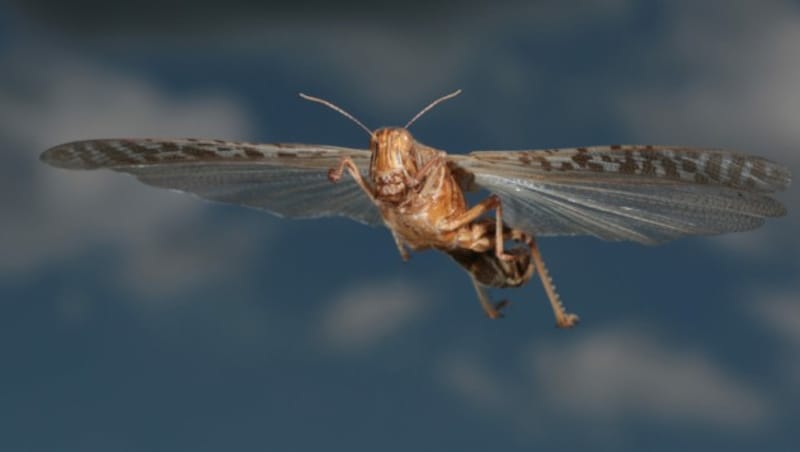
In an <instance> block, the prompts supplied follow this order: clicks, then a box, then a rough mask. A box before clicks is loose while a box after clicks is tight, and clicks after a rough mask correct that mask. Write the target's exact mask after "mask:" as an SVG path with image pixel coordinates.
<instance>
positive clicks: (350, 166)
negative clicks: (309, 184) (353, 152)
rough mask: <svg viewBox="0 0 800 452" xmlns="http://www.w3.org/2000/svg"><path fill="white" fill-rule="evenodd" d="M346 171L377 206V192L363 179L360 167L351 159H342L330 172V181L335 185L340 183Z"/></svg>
mask: <svg viewBox="0 0 800 452" xmlns="http://www.w3.org/2000/svg"><path fill="white" fill-rule="evenodd" d="M345 169H347V172H348V173H350V176H352V177H353V180H355V181H356V183H357V184H358V186H359V187H361V189H362V190H364V193H366V194H367V196H369V199H370V200H372V202H373V203H375V205H377V204H378V202H377V199H376V198H375V190H374V189H373V188H372V186H370V185H369V183H368V182H367V181H365V180H364V178H363V177H361V172H360V171H358V166H356V164H355V162H353V159H351V158H350V157H342V160H340V161H339V166H337V167H335V168H331V169H329V170H328V180H329V181H331V182H333V183H337V182H339V180H341V178H342V175H343V174H344V170H345Z"/></svg>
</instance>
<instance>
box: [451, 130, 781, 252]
mask: <svg viewBox="0 0 800 452" xmlns="http://www.w3.org/2000/svg"><path fill="white" fill-rule="evenodd" d="M451 158H452V159H453V160H454V162H455V163H456V165H458V166H460V167H461V168H463V169H464V170H466V171H468V172H471V173H473V175H474V183H475V184H476V185H477V186H480V187H482V188H485V189H487V190H489V191H491V192H494V193H497V194H498V195H499V196H500V197H501V199H502V201H503V213H504V217H505V218H504V219H505V220H506V221H507V222H508V223H509V224H510V225H512V226H515V227H519V228H522V229H524V230H526V231H529V232H531V233H533V234H538V235H593V236H596V237H599V238H602V239H605V240H631V241H636V242H640V243H648V244H653V243H659V242H663V241H667V240H671V239H675V238H678V237H682V236H687V235H706V234H720V233H724V232H733V231H745V230H750V229H754V228H757V227H758V226H760V225H761V224H763V222H764V218H765V217H777V216H782V215H784V214H785V213H786V209H785V208H784V207H783V206H782V205H781V204H780V203H779V202H778V201H776V200H774V199H773V198H771V197H769V196H768V195H769V194H771V193H774V192H776V191H780V190H784V189H785V188H786V187H787V186H788V185H789V183H790V181H791V174H790V173H789V170H788V169H787V168H785V167H783V166H781V165H778V164H776V163H773V162H770V161H769V160H766V159H762V158H759V157H753V156H748V155H743V154H738V153H734V152H726V151H719V150H706V149H692V148H677V147H665V146H635V145H625V146H597V147H588V148H574V149H549V150H535V151H482V152H481V151H479V152H472V153H471V154H469V155H468V156H451Z"/></svg>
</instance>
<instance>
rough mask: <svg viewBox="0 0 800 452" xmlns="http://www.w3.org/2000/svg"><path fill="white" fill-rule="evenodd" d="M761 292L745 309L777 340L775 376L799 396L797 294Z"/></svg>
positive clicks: (799, 295)
mask: <svg viewBox="0 0 800 452" xmlns="http://www.w3.org/2000/svg"><path fill="white" fill-rule="evenodd" d="M763 292H764V291H762V292H761V293H759V295H758V296H754V297H752V298H751V300H752V299H755V300H757V301H756V302H755V303H748V304H747V305H746V307H747V308H748V311H749V312H752V313H755V315H756V318H757V319H758V320H759V321H760V322H761V324H762V325H763V326H764V327H765V328H766V329H767V331H768V332H769V333H770V334H772V335H773V337H775V338H776V339H778V341H779V345H778V346H777V347H776V350H777V353H778V358H777V365H776V367H777V368H778V374H779V375H781V376H782V377H783V379H784V382H785V383H786V385H787V387H788V388H789V390H790V391H792V392H794V393H795V394H796V395H797V394H800V389H798V384H800V362H798V360H797V356H798V355H800V293H799V292H798V291H797V290H796V289H795V290H787V291H785V292H780V293H772V294H769V293H768V292H767V294H766V295H765V294H764V293H763Z"/></svg>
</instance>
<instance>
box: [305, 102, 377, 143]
mask: <svg viewBox="0 0 800 452" xmlns="http://www.w3.org/2000/svg"><path fill="white" fill-rule="evenodd" d="M299 94H300V97H302V98H303V99H305V100H308V101H311V102H316V103H318V104H322V105H324V106H326V107H328V108H330V109H331V110H334V111H337V112H339V114H341V115H342V116H344V117H345V118H347V119H349V120H351V121H353V122H354V123H356V124H358V125H359V126H361V128H362V129H364V130H366V131H367V133H368V134H369V136H372V130H370V129H369V128H368V127H367V126H365V125H364V124H362V123H361V121H359V120H358V119H356V118H355V117H354V116H353V115H351V114H350V113H348V112H346V111H344V110H342V109H341V108H340V107H338V106H336V105H334V104H333V103H331V102H328V101H327V100H325V99H320V98H319V97H313V96H309V95H307V94H303V93H299Z"/></svg>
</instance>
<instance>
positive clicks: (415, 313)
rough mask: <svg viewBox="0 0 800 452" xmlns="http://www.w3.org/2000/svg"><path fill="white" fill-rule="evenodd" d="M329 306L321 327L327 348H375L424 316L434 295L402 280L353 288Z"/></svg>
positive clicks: (321, 337)
mask: <svg viewBox="0 0 800 452" xmlns="http://www.w3.org/2000/svg"><path fill="white" fill-rule="evenodd" d="M326 304H327V305H328V307H327V309H326V311H325V312H323V314H322V317H321V319H320V325H319V327H318V328H317V329H318V330H319V331H320V334H321V336H320V339H321V340H322V342H323V343H324V346H325V347H326V348H329V349H332V350H334V351H339V352H346V353H351V352H364V351H368V350H371V349H373V348H375V347H377V346H378V345H380V343H381V342H383V341H384V340H386V339H387V338H389V337H391V336H392V335H393V334H395V333H397V332H399V331H402V330H404V329H405V327H407V326H408V325H410V324H412V323H413V322H418V321H420V319H421V318H422V317H423V315H424V313H425V311H426V309H430V307H431V302H430V297H429V296H428V295H427V294H426V293H425V291H424V290H422V289H421V288H419V287H416V286H414V285H411V284H409V283H406V282H400V281H383V282H368V283H364V284H362V285H357V286H354V287H349V288H347V289H345V290H344V291H343V292H342V293H340V294H339V295H337V296H336V297H334V299H333V300H332V301H331V302H329V303H326Z"/></svg>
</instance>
